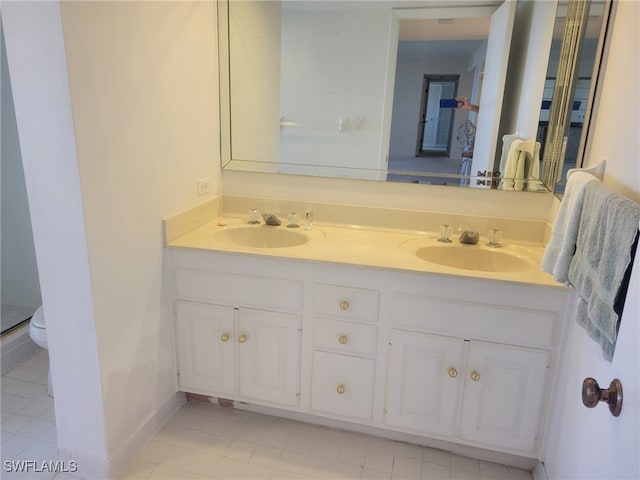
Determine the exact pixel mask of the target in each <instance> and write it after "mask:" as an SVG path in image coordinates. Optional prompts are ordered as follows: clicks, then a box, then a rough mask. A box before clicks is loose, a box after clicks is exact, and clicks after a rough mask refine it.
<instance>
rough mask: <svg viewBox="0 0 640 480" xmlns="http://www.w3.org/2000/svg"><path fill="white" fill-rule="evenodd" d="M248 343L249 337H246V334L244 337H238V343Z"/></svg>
mask: <svg viewBox="0 0 640 480" xmlns="http://www.w3.org/2000/svg"><path fill="white" fill-rule="evenodd" d="M246 341H247V336H246V335H244V334H243V335H240V336H239V337H238V342H239V343H244V342H246Z"/></svg>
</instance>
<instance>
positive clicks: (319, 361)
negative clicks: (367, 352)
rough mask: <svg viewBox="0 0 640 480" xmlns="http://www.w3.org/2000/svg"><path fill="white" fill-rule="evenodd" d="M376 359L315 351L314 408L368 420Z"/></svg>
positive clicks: (370, 412)
mask: <svg viewBox="0 0 640 480" xmlns="http://www.w3.org/2000/svg"><path fill="white" fill-rule="evenodd" d="M374 379H375V361H374V360H369V359H366V358H358V357H349V356H346V355H339V354H334V353H325V352H313V373H312V383H311V408H312V409H313V410H316V411H318V412H326V413H332V414H335V415H342V416H346V417H352V418H358V419H364V420H369V419H371V415H372V412H373V384H374Z"/></svg>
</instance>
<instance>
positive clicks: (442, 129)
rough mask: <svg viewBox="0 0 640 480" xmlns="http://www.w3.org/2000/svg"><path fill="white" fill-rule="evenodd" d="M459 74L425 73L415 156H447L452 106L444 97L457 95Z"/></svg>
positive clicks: (447, 98)
mask: <svg viewBox="0 0 640 480" xmlns="http://www.w3.org/2000/svg"><path fill="white" fill-rule="evenodd" d="M459 78H460V75H424V78H423V81H422V98H421V100H420V118H419V123H418V140H417V142H416V157H427V156H447V157H448V156H449V153H450V150H451V137H452V134H453V117H454V113H455V108H454V107H452V106H451V105H447V102H446V100H451V99H454V98H455V97H456V96H457V94H458V80H459ZM441 101H443V102H441Z"/></svg>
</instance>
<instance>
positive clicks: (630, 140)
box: [545, 1, 640, 479]
mask: <svg viewBox="0 0 640 480" xmlns="http://www.w3.org/2000/svg"><path fill="white" fill-rule="evenodd" d="M616 4H617V12H615V21H614V26H615V28H614V30H613V36H612V39H611V43H610V45H609V47H608V56H607V58H606V63H605V68H606V76H605V78H604V83H603V85H602V90H601V97H600V99H599V101H598V104H597V113H596V121H595V122H596V123H595V130H594V134H593V135H592V137H591V142H590V146H589V148H588V153H587V158H588V162H589V165H593V164H595V163H597V162H599V161H600V160H602V159H606V160H607V169H606V172H605V177H604V183H605V184H606V185H608V186H610V187H611V188H614V189H616V190H617V191H619V192H621V193H623V194H624V195H626V196H628V197H629V198H631V199H632V200H634V201H636V202H640V163H638V157H637V155H635V154H630V152H637V151H638V150H639V148H640V141H639V139H638V131H640V118H639V117H640V112H639V110H638V105H640V78H639V71H640V60H639V58H638V55H637V52H636V51H635V50H634V49H633V48H629V45H638V44H640V37H639V34H638V25H639V20H640V3H638V2H635V1H620V2H616ZM621 105H629V106H630V107H629V108H620V106H621ZM639 257H640V256H638V255H637V256H636V260H635V265H634V270H633V273H632V279H631V284H630V286H629V293H628V295H627V300H626V305H625V309H624V313H623V316H622V320H621V324H620V331H619V332H618V341H617V345H616V351H615V355H614V358H613V362H612V363H608V362H606V361H605V360H604V359H603V358H602V354H601V352H600V349H599V347H598V345H597V344H596V343H595V342H593V341H592V340H591V339H590V338H589V337H588V335H587V334H586V332H585V331H584V330H583V329H582V328H580V327H579V326H578V325H577V324H576V322H575V320H574V319H573V318H571V319H569V320H570V321H571V323H570V331H569V339H568V343H567V345H566V350H565V354H566V362H567V363H566V365H565V371H564V372H563V375H564V378H563V385H564V388H565V391H564V392H562V393H561V396H560V398H559V401H558V402H555V403H554V404H553V410H554V411H553V414H554V417H553V419H552V423H551V425H552V428H551V430H550V431H549V432H548V434H547V438H548V439H549V443H548V445H547V448H546V459H545V466H546V470H547V473H548V476H549V478H550V479H563V478H576V479H587V478H594V479H613V478H615V479H621V478H630V479H631V478H633V479H637V478H640V457H639V456H638V452H639V451H640V400H639V399H640V385H639V384H640V368H639V363H640V359H639V356H638V350H639V345H638V344H639V341H640V325H639V324H640V295H639V293H640V260H639V259H638V258H639ZM585 377H594V378H595V379H596V380H598V382H599V383H600V385H601V386H602V387H608V385H609V382H611V380H613V379H614V378H619V379H620V380H621V381H622V385H623V393H624V402H623V407H622V413H621V415H620V416H619V417H617V418H614V417H613V416H611V415H610V413H609V410H608V408H607V407H606V405H600V406H598V407H596V408H595V409H587V408H585V407H583V406H582V403H581V396H580V393H581V385H582V381H583V379H584V378H585Z"/></svg>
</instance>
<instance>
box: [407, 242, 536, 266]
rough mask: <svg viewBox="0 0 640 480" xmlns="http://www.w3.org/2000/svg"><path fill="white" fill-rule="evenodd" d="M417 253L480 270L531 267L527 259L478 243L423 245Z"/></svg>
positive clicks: (446, 262)
mask: <svg viewBox="0 0 640 480" xmlns="http://www.w3.org/2000/svg"><path fill="white" fill-rule="evenodd" d="M416 255H417V256H418V257H419V258H421V259H422V260H425V261H427V262H430V263H436V264H438V265H444V266H446V267H453V268H461V269H464V270H476V271H480V272H526V271H527V270H530V269H531V265H530V264H529V262H528V261H527V260H525V259H524V258H521V257H519V256H517V255H514V254H513V253H510V252H508V251H504V250H500V249H496V250H493V249H485V248H482V247H480V246H476V245H459V246H456V245H442V246H440V245H437V246H435V245H434V246H429V247H422V248H420V249H418V250H417V251H416Z"/></svg>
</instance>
